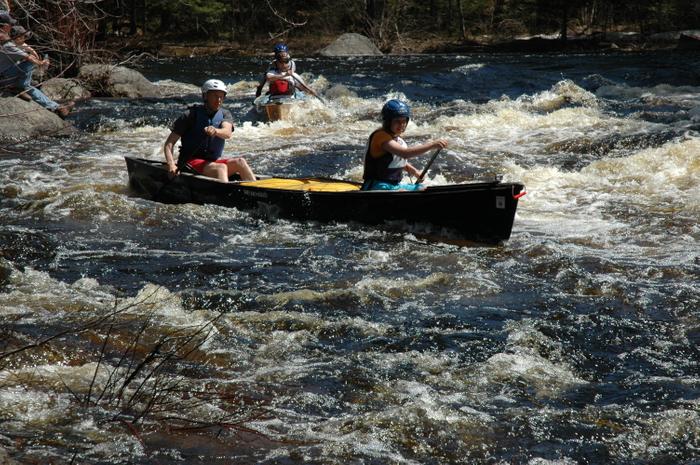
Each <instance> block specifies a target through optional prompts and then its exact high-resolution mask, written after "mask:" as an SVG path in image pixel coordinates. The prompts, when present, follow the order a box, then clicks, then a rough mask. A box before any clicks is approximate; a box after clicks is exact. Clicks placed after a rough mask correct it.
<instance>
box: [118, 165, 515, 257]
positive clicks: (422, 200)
mask: <svg viewBox="0 0 700 465" xmlns="http://www.w3.org/2000/svg"><path fill="white" fill-rule="evenodd" d="M125 159H126V165H127V169H128V171H129V184H130V185H131V187H132V188H133V189H134V190H135V191H137V192H138V193H139V194H145V195H146V196H147V197H148V198H150V199H153V200H156V201H159V202H165V203H198V204H205V203H211V204H216V205H222V206H226V207H235V208H238V209H241V210H247V211H255V212H258V213H260V214H262V215H264V216H265V217H267V218H277V217H281V218H289V219H293V220H298V221H304V220H315V221H338V222H357V223H365V224H373V225H374V224H391V225H393V226H399V227H403V228H405V229H408V230H410V231H414V232H418V233H425V234H428V235H434V236H440V237H445V238H450V239H467V240H471V241H476V242H482V243H488V244H497V243H500V242H502V241H504V240H506V239H508V238H509V237H510V232H511V229H512V227H513V219H514V217H515V210H516V208H517V206H518V198H519V197H521V196H522V195H523V194H524V186H523V185H522V184H518V183H501V182H500V181H498V180H494V181H493V182H475V183H468V184H451V185H442V186H430V187H428V188H426V189H425V190H422V191H418V192H407V191H360V190H359V186H360V185H359V184H358V183H354V182H349V181H340V180H335V179H324V178H298V179H297V178H294V179H292V178H272V177H266V176H259V178H258V179H259V181H253V182H228V183H222V182H219V181H216V180H214V179H211V178H207V177H204V176H198V175H193V174H188V173H183V174H180V175H179V176H176V177H174V178H172V179H171V178H170V177H169V176H168V172H167V170H166V167H165V163H163V162H160V161H154V160H147V159H143V158H135V157H125Z"/></svg>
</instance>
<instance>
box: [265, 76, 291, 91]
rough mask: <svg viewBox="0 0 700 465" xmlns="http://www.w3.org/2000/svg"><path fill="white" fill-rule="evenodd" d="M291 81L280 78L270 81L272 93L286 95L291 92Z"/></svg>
mask: <svg viewBox="0 0 700 465" xmlns="http://www.w3.org/2000/svg"><path fill="white" fill-rule="evenodd" d="M289 87H290V86H289V81H287V80H285V79H278V80H276V81H272V82H270V95H286V94H289V93H291V92H290V91H289Z"/></svg>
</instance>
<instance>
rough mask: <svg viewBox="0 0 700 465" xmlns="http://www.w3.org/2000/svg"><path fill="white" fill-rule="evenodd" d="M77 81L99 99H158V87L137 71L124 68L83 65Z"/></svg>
mask: <svg viewBox="0 0 700 465" xmlns="http://www.w3.org/2000/svg"><path fill="white" fill-rule="evenodd" d="M78 79H79V80H80V81H81V82H82V83H83V85H85V86H86V87H87V88H88V89H89V90H90V92H92V94H93V95H95V96H99V97H126V98H140V97H160V91H159V89H158V86H156V85H155V84H153V83H152V82H150V81H149V80H148V79H146V78H145V77H144V76H143V74H141V73H139V72H138V71H135V70H133V69H130V68H126V67H124V66H113V65H84V66H82V67H81V68H80V72H79V73H78Z"/></svg>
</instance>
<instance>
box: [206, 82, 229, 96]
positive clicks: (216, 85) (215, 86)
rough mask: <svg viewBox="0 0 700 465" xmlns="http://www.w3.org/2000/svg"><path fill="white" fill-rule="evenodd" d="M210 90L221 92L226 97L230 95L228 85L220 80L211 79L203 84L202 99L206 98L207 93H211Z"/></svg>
mask: <svg viewBox="0 0 700 465" xmlns="http://www.w3.org/2000/svg"><path fill="white" fill-rule="evenodd" d="M210 90H221V91H223V92H224V95H225V94H227V93H228V91H227V90H226V84H224V83H223V81H219V80H218V79H209V80H208V81H206V82H205V83H204V84H202V97H203V98H204V97H206V96H207V92H209V91H210Z"/></svg>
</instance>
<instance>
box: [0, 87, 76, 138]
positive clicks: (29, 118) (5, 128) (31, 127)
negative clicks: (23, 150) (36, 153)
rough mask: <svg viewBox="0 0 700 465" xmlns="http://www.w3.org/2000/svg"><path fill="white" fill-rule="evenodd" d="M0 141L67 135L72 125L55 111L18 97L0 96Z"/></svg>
mask: <svg viewBox="0 0 700 465" xmlns="http://www.w3.org/2000/svg"><path fill="white" fill-rule="evenodd" d="M0 108H1V109H2V110H0V121H1V122H2V124H0V143H9V142H22V141H27V140H31V139H34V138H37V137H41V136H53V135H65V134H66V133H68V132H70V130H71V129H72V126H71V125H70V124H69V123H67V122H65V121H63V120H62V119H61V118H60V117H59V116H58V115H56V114H55V113H54V112H52V111H49V110H47V109H46V108H44V107H42V106H41V105H39V104H37V103H35V102H27V101H24V100H22V99H20V98H17V97H7V98H1V97H0Z"/></svg>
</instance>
